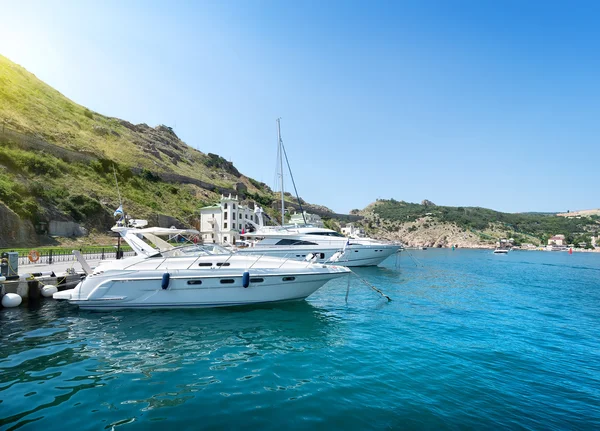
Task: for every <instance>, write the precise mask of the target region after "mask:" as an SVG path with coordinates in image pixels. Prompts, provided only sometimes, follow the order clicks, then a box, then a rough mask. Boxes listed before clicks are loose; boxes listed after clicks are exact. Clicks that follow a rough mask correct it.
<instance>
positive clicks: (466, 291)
mask: <svg viewBox="0 0 600 431" xmlns="http://www.w3.org/2000/svg"><path fill="white" fill-rule="evenodd" d="M412 253H413V255H414V257H415V259H416V261H417V262H419V263H421V264H422V265H416V264H414V263H413V262H412V261H409V260H403V258H399V261H400V268H395V265H394V263H395V262H394V260H389V261H390V263H389V265H387V264H386V265H385V267H383V268H360V269H357V270H356V272H357V273H358V274H359V275H360V277H361V278H364V279H366V280H368V281H369V282H370V283H372V284H374V285H376V286H377V287H379V288H381V289H382V290H384V291H385V292H386V293H387V294H389V295H390V296H392V298H393V299H394V300H393V302H391V303H386V302H385V301H384V300H382V299H381V297H380V296H378V295H377V294H375V293H374V292H373V291H372V290H371V289H370V288H369V287H367V286H365V285H363V284H361V283H360V282H359V281H358V280H357V279H352V281H351V284H350V291H349V297H348V303H347V304H346V303H345V300H344V299H345V296H346V288H347V280H346V279H344V280H336V281H333V282H330V283H329V284H328V285H326V286H325V287H324V288H323V289H321V290H319V291H318V292H317V293H316V294H315V295H313V296H312V297H311V298H309V300H308V301H307V302H299V303H292V304H284V305H280V306H276V307H261V308H242V309H227V310H191V311H173V312H169V311H133V312H114V313H86V312H79V311H77V310H76V309H74V308H72V307H70V306H69V305H68V304H64V303H58V302H52V301H45V302H42V305H41V306H40V307H38V308H37V309H36V308H32V309H26V308H19V309H11V310H1V311H0V328H1V331H2V338H1V339H0V376H1V377H0V412H1V414H0V428H2V429H11V428H22V429H34V428H42V427H43V428H44V429H59V428H60V429H65V428H74V429H75V428H95V429H99V428H102V429H116V428H123V429H134V428H138V429H148V428H156V429H159V428H160V429H163V428H164V427H165V426H169V427H182V428H215V429H221V428H223V427H224V426H225V425H226V426H227V427H231V428H251V429H256V428H275V427H277V428H280V427H281V426H282V424H285V426H286V428H302V429H307V428H314V427H328V428H332V427H333V428H342V427H347V428H352V429H356V428H364V429H382V428H419V429H420V428H430V429H438V428H439V429H444V428H453V429H457V428H488V429H489V428H534V429H578V428H579V429H589V428H600V412H599V410H598V406H599V405H600V365H599V364H600V339H599V336H600V335H599V333H598V331H597V330H596V329H597V328H598V327H599V323H600V285H599V284H598V277H597V272H598V270H600V264H599V262H598V261H599V260H600V259H598V256H587V255H583V256H582V255H579V256H575V255H573V256H571V258H572V260H566V259H567V257H566V254H565V256H556V255H555V254H549V253H513V254H509V255H508V256H504V258H503V259H495V258H493V256H492V257H491V256H490V255H489V253H488V252H483V251H469V250H460V251H459V250H457V251H455V252H454V253H452V252H450V251H445V250H427V251H423V252H419V251H415V252H412Z"/></svg>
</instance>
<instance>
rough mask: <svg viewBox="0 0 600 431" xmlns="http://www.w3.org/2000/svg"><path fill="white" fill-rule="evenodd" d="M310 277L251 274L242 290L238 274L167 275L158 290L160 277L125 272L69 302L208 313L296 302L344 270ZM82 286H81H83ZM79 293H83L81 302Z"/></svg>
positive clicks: (92, 284) (90, 284)
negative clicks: (246, 306) (245, 306)
mask: <svg viewBox="0 0 600 431" xmlns="http://www.w3.org/2000/svg"><path fill="white" fill-rule="evenodd" d="M341 269H342V268H340V271H339V272H329V273H312V274H295V273H293V272H292V273H290V274H277V275H266V274H261V271H256V272H255V273H254V274H253V275H252V276H250V277H249V284H248V287H243V285H244V280H243V276H242V275H241V274H240V273H237V274H227V273H223V274H220V275H218V276H217V275H211V276H204V275H201V276H200V275H189V274H183V273H180V272H178V271H173V272H171V273H169V280H168V286H167V287H166V288H163V287H164V284H165V282H164V279H163V273H162V272H161V273H160V274H157V273H143V272H140V273H133V274H132V273H130V274H127V275H126V276H120V277H112V276H111V275H110V274H106V275H104V276H101V277H96V278H92V279H86V280H84V281H83V282H82V283H81V285H80V286H78V287H77V288H75V289H74V291H73V292H72V293H71V296H70V298H69V302H70V303H72V304H75V305H78V306H79V307H80V308H81V309H84V310H117V309H127V308H129V309H142V308H143V309H165V308H212V307H232V306H240V305H252V304H262V303H272V302H282V301H293V300H302V299H305V298H306V297H308V296H310V295H311V294H312V293H314V292H315V291H316V290H317V289H319V288H320V287H322V286H323V285H324V284H325V283H327V282H328V281H329V280H331V279H334V278H337V277H340V276H342V275H344V274H346V273H348V271H347V270H346V271H342V270H341ZM86 283H87V284H86ZM82 292H89V293H88V294H87V295H85V296H83V297H82Z"/></svg>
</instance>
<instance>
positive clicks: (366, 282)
mask: <svg viewBox="0 0 600 431" xmlns="http://www.w3.org/2000/svg"><path fill="white" fill-rule="evenodd" d="M348 269H350V268H348ZM350 272H351V273H352V274H354V275H355V276H356V278H358V279H359V280H360V281H362V282H363V283H364V284H366V285H367V286H369V287H370V288H371V289H373V290H374V291H375V292H377V293H379V294H380V295H381V296H383V297H384V298H386V299H387V300H388V302H391V301H392V298H390V297H389V296H387V295H386V294H385V293H383V292H382V291H381V290H379V289H377V288H376V287H375V286H373V285H372V284H371V283H369V282H368V281H366V280H365V279H364V278H362V277H360V276H359V275H358V274H357V273H356V272H354V271H352V270H351V269H350ZM349 287H350V277H348V289H349ZM347 292H348V291H346V302H347V301H348V299H347V298H348V293H347Z"/></svg>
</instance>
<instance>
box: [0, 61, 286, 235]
mask: <svg viewBox="0 0 600 431" xmlns="http://www.w3.org/2000/svg"><path fill="white" fill-rule="evenodd" d="M115 172H116V177H117V178H118V182H119V187H120V192H121V195H122V197H123V202H124V205H125V207H126V210H128V212H129V213H130V214H131V215H132V216H134V217H138V218H148V219H149V220H155V219H156V216H157V214H161V215H165V216H168V217H172V218H174V219H176V220H177V221H179V223H180V224H182V225H188V226H189V225H192V224H193V222H194V220H195V219H196V218H197V217H198V209H199V208H200V207H201V206H203V205H206V204H211V203H215V202H216V201H217V200H218V198H219V196H220V194H221V193H232V194H237V195H239V196H240V198H242V199H243V198H251V199H253V200H256V201H258V202H260V203H261V204H262V205H264V206H265V207H267V210H268V211H269V212H271V214H272V215H274V213H275V210H274V209H270V208H269V207H270V205H271V203H272V202H273V201H275V200H276V199H277V194H274V193H273V192H272V191H271V190H270V189H269V187H268V186H266V185H265V184H263V183H259V182H258V181H255V180H253V179H251V178H248V177H246V176H244V175H242V174H241V173H240V172H238V170H237V169H236V168H235V167H234V166H233V164H232V163H231V162H228V161H226V160H225V159H223V158H222V157H220V156H218V155H216V154H204V153H202V152H200V151H198V150H196V149H194V148H192V147H190V146H188V145H186V144H185V143H184V142H182V141H181V140H180V139H179V138H178V137H177V135H176V134H175V133H174V132H173V130H172V129H171V128H169V127H167V126H164V125H159V126H157V127H150V126H148V125H146V124H137V125H134V124H131V123H129V122H127V121H124V120H120V119H118V118H113V117H107V116H105V115H102V114H99V113H97V112H92V111H90V110H89V109H87V108H85V107H83V106H81V105H78V104H77V103H75V102H73V101H71V100H69V99H68V98H66V97H65V96H63V95H62V94H61V93H59V92H58V91H56V90H55V89H53V88H52V87H50V86H48V85H47V84H45V83H44V82H42V81H40V80H39V79H37V78H36V77H35V76H34V75H33V74H31V73H29V72H28V71H26V70H25V69H24V68H22V67H21V66H19V65H17V64H15V63H13V62H11V61H10V60H8V59H7V58H5V57H3V56H1V55H0V247H1V246H3V245H4V246H14V245H17V244H21V243H24V242H25V243H27V244H28V245H35V242H36V241H39V240H44V238H35V234H34V233H33V231H34V230H37V231H38V232H39V231H40V229H41V226H44V223H48V222H49V221H50V220H61V221H75V222H77V223H80V224H82V225H83V226H85V227H86V228H87V229H89V230H94V229H97V230H99V231H104V230H106V229H107V228H109V227H110V226H111V225H112V223H113V220H114V219H113V216H112V214H113V211H114V210H115V209H116V208H117V206H118V203H119V198H118V194H117V189H116V187H115ZM289 199H291V198H289ZM22 223H25V225H23V224H22ZM2 226H4V229H3V228H2ZM9 226H10V227H9ZM15 229H16V230H18V231H19V232H17V233H15Z"/></svg>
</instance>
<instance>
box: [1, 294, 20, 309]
mask: <svg viewBox="0 0 600 431" xmlns="http://www.w3.org/2000/svg"><path fill="white" fill-rule="evenodd" d="M22 301H23V299H21V297H20V296H19V295H17V294H16V293H7V294H6V295H4V297H3V298H2V306H3V307H6V308H12V307H18V306H19V305H21V302H22Z"/></svg>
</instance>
